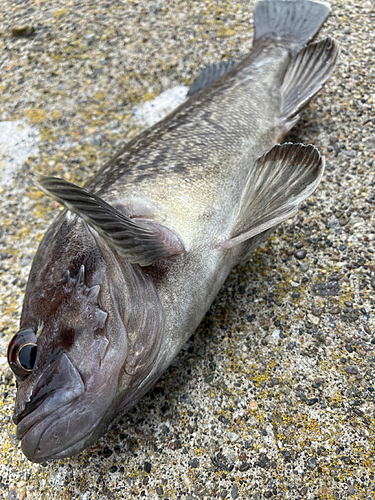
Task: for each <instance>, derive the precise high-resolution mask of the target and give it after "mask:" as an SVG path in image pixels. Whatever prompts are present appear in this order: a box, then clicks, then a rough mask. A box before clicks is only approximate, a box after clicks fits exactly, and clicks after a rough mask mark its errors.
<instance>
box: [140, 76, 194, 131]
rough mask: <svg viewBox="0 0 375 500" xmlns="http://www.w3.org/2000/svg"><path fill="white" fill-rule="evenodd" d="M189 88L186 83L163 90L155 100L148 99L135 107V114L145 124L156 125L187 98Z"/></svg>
mask: <svg viewBox="0 0 375 500" xmlns="http://www.w3.org/2000/svg"><path fill="white" fill-rule="evenodd" d="M188 90H189V88H188V87H185V86H184V85H177V86H176V87H173V88H171V89H168V90H166V91H164V92H162V93H161V94H160V95H159V96H158V97H156V99H154V100H153V101H146V102H145V103H144V104H142V105H141V106H136V107H135V108H134V112H133V116H134V118H136V119H137V120H138V121H139V122H140V123H142V124H144V125H148V126H149V127H151V125H154V124H155V123H157V122H158V121H160V120H162V119H163V118H165V117H166V116H167V115H169V113H171V112H172V111H173V110H174V109H176V108H177V107H178V106H180V104H182V103H183V102H185V101H186V100H187V97H186V94H187V92H188Z"/></svg>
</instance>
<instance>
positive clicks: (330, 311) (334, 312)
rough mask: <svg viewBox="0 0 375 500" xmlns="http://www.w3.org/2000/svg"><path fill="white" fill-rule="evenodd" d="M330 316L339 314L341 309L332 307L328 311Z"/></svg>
mask: <svg viewBox="0 0 375 500" xmlns="http://www.w3.org/2000/svg"><path fill="white" fill-rule="evenodd" d="M328 312H329V313H330V314H340V312H341V309H340V308H339V306H333V307H332V309H330V310H329V311H328Z"/></svg>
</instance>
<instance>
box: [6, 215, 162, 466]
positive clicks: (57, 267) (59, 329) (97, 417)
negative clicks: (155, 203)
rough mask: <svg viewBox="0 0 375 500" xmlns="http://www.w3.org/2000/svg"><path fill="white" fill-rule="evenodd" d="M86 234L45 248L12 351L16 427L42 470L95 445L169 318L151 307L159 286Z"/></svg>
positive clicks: (143, 370) (82, 230)
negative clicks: (43, 465)
mask: <svg viewBox="0 0 375 500" xmlns="http://www.w3.org/2000/svg"><path fill="white" fill-rule="evenodd" d="M80 226H81V227H79V228H78V229H77V228H76V230H75V232H74V231H73V234H72V231H69V234H68V235H66V236H67V237H66V238H60V239H61V241H60V243H59V244H58V238H57V239H56V238H53V240H54V243H53V246H52V248H50V246H49V245H48V244H47V245H46V244H45V243H43V242H42V245H41V248H39V250H38V252H37V255H36V257H35V259H34V263H33V266H32V270H31V273H30V278H29V283H28V286H27V290H26V295H25V301H24V308H23V312H22V318H21V328H20V331H19V332H18V333H17V334H16V335H15V336H14V337H13V339H12V340H11V342H10V344H9V348H8V361H9V365H10V367H11V368H12V370H13V372H14V373H15V375H16V377H17V387H18V389H17V397H16V402H15V409H14V415H13V420H14V422H15V424H16V425H17V436H18V438H19V439H21V440H22V451H23V453H24V454H25V455H26V457H27V458H28V459H30V460H31V461H33V462H44V461H47V460H50V459H54V458H63V457H66V456H71V455H75V454H77V453H79V452H80V451H82V450H83V449H84V448H86V447H87V446H89V445H90V444H92V443H94V442H95V441H96V440H97V439H98V438H99V437H100V436H101V435H102V434H103V432H105V431H106V429H107V428H108V425H109V424H110V422H111V421H112V420H113V418H114V417H115V415H116V414H117V412H118V409H119V407H120V406H121V404H122V403H123V401H124V399H127V398H129V397H131V396H132V394H133V393H134V392H135V391H136V390H137V388H138V386H139V384H140V383H141V382H142V381H143V380H144V378H145V377H146V376H147V374H148V372H149V371H150V369H151V367H152V362H153V359H154V358H155V356H156V355H157V352H158V348H159V346H160V329H158V328H155V324H156V323H157V324H159V323H160V322H158V319H160V318H157V320H156V323H155V314H153V311H154V309H155V308H153V307H152V306H151V309H152V310H150V308H149V307H148V306H147V305H146V306H145V307H143V308H142V299H145V300H147V298H148V297H147V295H150V293H149V292H150V291H151V295H152V286H151V285H152V283H149V281H148V280H147V278H146V277H144V275H143V273H142V271H141V269H140V268H139V269H138V268H137V267H139V266H132V265H130V264H129V263H127V262H126V261H125V260H124V259H119V258H118V257H117V256H116V255H115V254H114V252H113V251H111V250H110V249H109V247H107V246H106V244H105V242H100V244H98V243H97V241H96V239H95V237H94V236H93V235H92V232H91V231H90V230H89V229H88V228H87V227H85V224H84V223H83V222H82V221H81V223H80ZM60 233H61V228H60ZM47 236H48V233H47ZM73 236H74V237H73ZM78 236H79V237H78ZM45 239H46V238H45ZM99 239H100V238H99ZM145 294H146V296H145ZM151 303H152V300H151ZM157 309H158V311H159V310H160V308H157ZM148 312H151V316H150V315H149V314H148ZM157 315H158V314H157ZM146 316H150V318H147V317H146ZM151 317H152V318H151ZM159 326H160V325H159ZM148 334H151V335H150V337H148Z"/></svg>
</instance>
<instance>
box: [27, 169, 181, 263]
mask: <svg viewBox="0 0 375 500" xmlns="http://www.w3.org/2000/svg"><path fill="white" fill-rule="evenodd" d="M34 182H35V184H36V186H37V187H38V188H39V189H40V190H41V191H43V192H44V193H45V194H47V195H48V196H51V198H53V199H54V200H56V201H58V202H59V203H61V204H62V205H64V206H65V207H66V208H67V209H68V210H70V211H72V212H74V213H76V214H77V215H78V216H79V217H81V218H82V219H83V220H84V221H85V222H87V224H88V225H89V226H91V227H92V228H94V229H95V230H96V231H97V232H98V233H99V235H100V236H101V237H102V238H104V240H105V241H106V242H107V243H108V245H109V246H110V247H111V248H112V249H114V250H115V251H116V252H117V253H118V254H119V255H120V256H121V257H123V258H125V259H127V260H128V261H129V262H130V263H132V264H139V265H141V266H148V265H150V264H153V263H154V262H156V261H157V260H160V259H163V258H165V257H170V256H171V255H176V254H179V253H183V252H184V247H183V245H182V243H181V241H180V240H179V238H178V237H177V236H175V235H174V234H173V233H172V232H171V231H170V230H169V229H167V228H166V227H165V226H162V225H161V224H157V223H152V222H150V223H148V222H145V221H142V222H139V221H135V220H134V219H131V218H130V217H128V216H126V215H124V214H122V213H121V212H119V211H118V210H116V209H115V208H113V207H112V206H111V205H109V204H108V203H106V202H105V201H104V200H102V199H101V198H99V196H96V195H95V194H93V193H90V192H89V191H87V190H86V189H84V188H81V187H79V186H77V185H75V184H72V183H71V182H68V181H65V180H64V179H59V178H57V177H44V176H39V177H37V178H36V179H35V180H34Z"/></svg>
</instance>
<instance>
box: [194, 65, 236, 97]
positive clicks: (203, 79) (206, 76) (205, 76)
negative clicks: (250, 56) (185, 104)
mask: <svg viewBox="0 0 375 500" xmlns="http://www.w3.org/2000/svg"><path fill="white" fill-rule="evenodd" d="M237 64H238V62H236V61H231V60H229V61H221V62H218V63H214V64H209V65H208V66H206V67H205V68H204V69H202V71H201V72H200V73H199V75H198V76H197V78H196V79H195V80H194V81H193V83H192V84H191V87H190V89H189V92H188V93H187V95H188V97H191V96H192V95H194V94H195V93H196V92H198V91H199V90H202V89H205V88H207V87H209V86H210V85H212V84H213V83H215V82H217V81H218V80H219V79H220V78H221V77H222V76H224V75H226V74H227V73H229V71H230V70H231V69H233V68H234V67H235V66H237Z"/></svg>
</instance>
